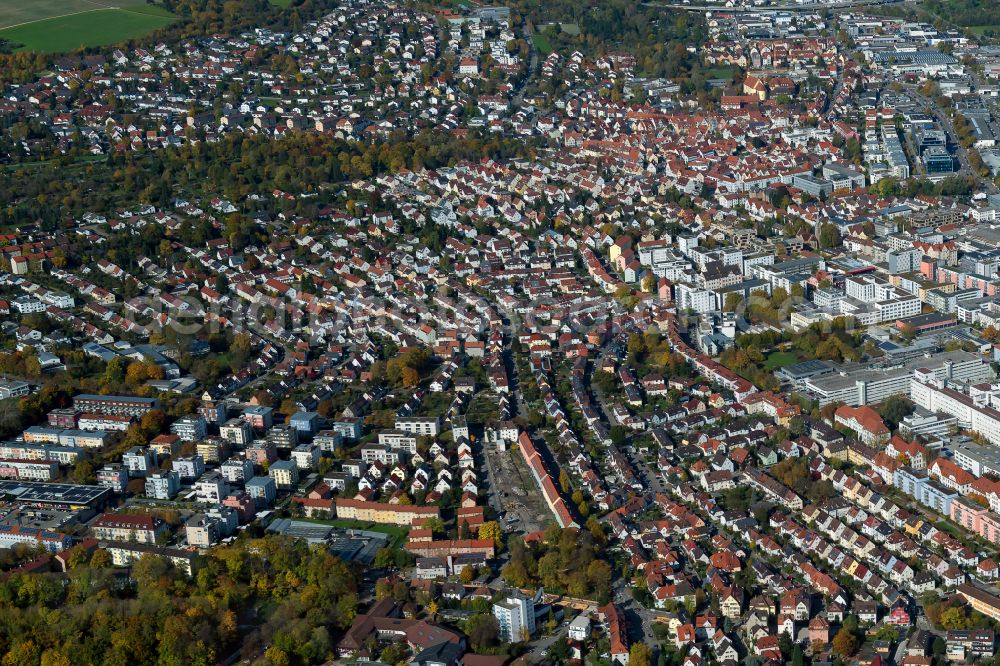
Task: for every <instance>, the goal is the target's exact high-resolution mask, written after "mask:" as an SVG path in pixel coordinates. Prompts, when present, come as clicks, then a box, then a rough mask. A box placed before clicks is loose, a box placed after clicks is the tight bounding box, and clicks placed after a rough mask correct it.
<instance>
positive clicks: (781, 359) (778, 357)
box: [764, 351, 799, 370]
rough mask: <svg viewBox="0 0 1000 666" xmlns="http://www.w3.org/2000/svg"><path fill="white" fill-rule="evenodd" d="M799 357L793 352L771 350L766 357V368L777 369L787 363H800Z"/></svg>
mask: <svg viewBox="0 0 1000 666" xmlns="http://www.w3.org/2000/svg"><path fill="white" fill-rule="evenodd" d="M798 361H799V357H798V356H796V355H795V354H793V353H792V352H784V351H776V352H771V353H770V354H768V355H767V358H765V359H764V369H765V370H777V369H778V368H783V367H785V366H786V365H792V364H793V363H798Z"/></svg>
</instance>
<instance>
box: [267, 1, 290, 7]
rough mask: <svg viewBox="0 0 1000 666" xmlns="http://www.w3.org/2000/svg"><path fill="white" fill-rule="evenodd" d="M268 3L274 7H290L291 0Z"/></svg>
mask: <svg viewBox="0 0 1000 666" xmlns="http://www.w3.org/2000/svg"><path fill="white" fill-rule="evenodd" d="M269 2H270V3H271V4H272V5H274V6H275V7H286V8H287V7H291V6H292V0H269Z"/></svg>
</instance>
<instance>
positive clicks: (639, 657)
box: [628, 643, 652, 666]
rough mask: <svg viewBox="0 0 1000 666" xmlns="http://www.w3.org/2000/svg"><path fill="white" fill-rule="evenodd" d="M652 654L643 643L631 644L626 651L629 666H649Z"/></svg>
mask: <svg viewBox="0 0 1000 666" xmlns="http://www.w3.org/2000/svg"><path fill="white" fill-rule="evenodd" d="M651 657H652V652H651V651H650V649H649V646H648V645H646V644H645V643H633V644H632V647H631V648H630V649H629V651H628V663H629V666H650V659H651Z"/></svg>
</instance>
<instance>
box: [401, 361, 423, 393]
mask: <svg viewBox="0 0 1000 666" xmlns="http://www.w3.org/2000/svg"><path fill="white" fill-rule="evenodd" d="M400 381H402V383H403V386H406V387H407V388H410V387H413V386H416V385H417V384H419V383H420V373H419V372H417V371H416V370H415V369H414V368H411V367H409V366H406V367H404V368H403V369H402V370H401V371H400Z"/></svg>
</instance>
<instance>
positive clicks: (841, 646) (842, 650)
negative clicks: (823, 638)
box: [833, 628, 858, 659]
mask: <svg viewBox="0 0 1000 666" xmlns="http://www.w3.org/2000/svg"><path fill="white" fill-rule="evenodd" d="M833 651H834V652H836V653H837V654H839V655H840V656H841V657H844V658H845V659H846V658H848V657H852V656H854V653H855V652H857V651H858V639H857V637H856V636H855V635H854V634H853V633H851V632H850V631H848V630H847V629H846V628H843V629H841V630H840V631H838V632H837V635H836V636H834V637H833Z"/></svg>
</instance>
